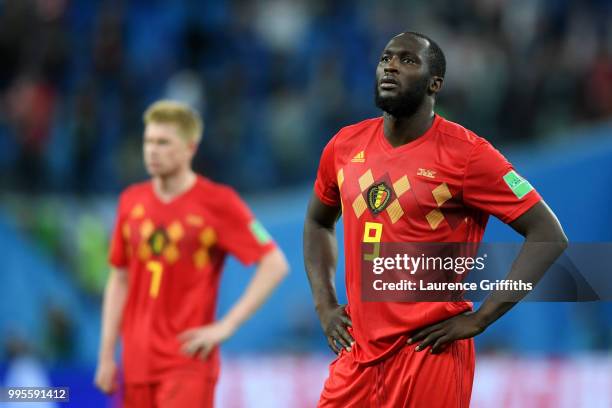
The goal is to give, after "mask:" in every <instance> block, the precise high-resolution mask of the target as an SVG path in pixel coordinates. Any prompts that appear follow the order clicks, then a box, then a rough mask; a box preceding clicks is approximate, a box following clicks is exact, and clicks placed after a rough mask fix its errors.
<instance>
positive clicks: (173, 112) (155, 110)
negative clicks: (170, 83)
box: [142, 99, 204, 143]
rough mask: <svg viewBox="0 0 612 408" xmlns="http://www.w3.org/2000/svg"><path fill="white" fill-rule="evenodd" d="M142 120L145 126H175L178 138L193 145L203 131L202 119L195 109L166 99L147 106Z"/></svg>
mask: <svg viewBox="0 0 612 408" xmlns="http://www.w3.org/2000/svg"><path fill="white" fill-rule="evenodd" d="M142 120H143V121H144V124H145V125H148V124H149V123H152V122H154V123H173V124H176V125H177V126H178V128H179V134H180V136H181V137H183V138H185V139H186V140H187V141H190V142H194V143H198V142H199V141H200V139H201V138H202V132H203V130H204V124H203V122H202V118H201V117H200V114H199V113H198V112H196V111H195V109H192V108H191V107H189V105H187V104H185V103H182V102H177V101H171V100H167V99H165V100H160V101H157V102H154V103H153V104H152V105H151V106H149V107H148V108H147V110H146V111H145V112H144V115H143V116H142Z"/></svg>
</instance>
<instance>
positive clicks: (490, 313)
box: [476, 233, 567, 329]
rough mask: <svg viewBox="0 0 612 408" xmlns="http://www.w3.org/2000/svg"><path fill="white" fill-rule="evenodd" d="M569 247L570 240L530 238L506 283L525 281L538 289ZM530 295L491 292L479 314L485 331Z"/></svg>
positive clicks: (561, 237) (562, 238)
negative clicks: (546, 274) (545, 275)
mask: <svg viewBox="0 0 612 408" xmlns="http://www.w3.org/2000/svg"><path fill="white" fill-rule="evenodd" d="M566 247H567V240H566V239H565V237H564V236H552V237H550V236H549V237H546V236H541V235H539V234H537V233H534V234H530V235H527V236H526V239H525V242H524V243H523V246H522V247H521V250H520V252H519V254H518V256H517V257H516V259H515V260H514V262H513V264H512V267H511V269H510V272H509V273H508V274H507V275H506V277H505V279H507V280H513V281H518V280H522V281H523V282H530V283H532V284H533V286H535V285H536V284H537V283H538V282H539V281H540V279H541V278H542V276H544V274H545V273H546V271H547V270H548V268H550V266H551V265H552V264H553V263H554V262H555V260H556V259H557V258H558V257H559V256H560V255H561V254H562V253H563V251H564V250H565V248H566ZM528 293H529V292H528V291H524V292H512V293H511V294H508V293H506V294H503V293H500V292H492V293H491V294H490V295H489V296H488V297H487V298H486V299H485V301H484V302H483V303H482V305H481V306H480V308H479V309H478V311H477V312H476V315H477V317H478V320H479V321H480V322H481V324H482V327H483V329H484V328H486V327H488V326H489V325H491V324H492V323H493V322H495V321H496V320H497V319H499V318H500V317H501V316H503V315H504V314H505V313H506V312H508V311H509V310H510V309H512V308H513V307H514V305H516V304H517V303H518V302H519V301H520V300H521V299H523V298H524V297H525V296H526V295H527V294H528Z"/></svg>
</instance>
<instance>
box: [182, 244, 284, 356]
mask: <svg viewBox="0 0 612 408" xmlns="http://www.w3.org/2000/svg"><path fill="white" fill-rule="evenodd" d="M288 271H289V266H288V264H287V261H286V259H285V256H284V254H283V253H282V252H281V250H280V249H278V248H277V249H273V250H272V251H270V252H268V253H267V254H266V255H264V256H263V258H262V259H261V260H260V261H259V263H258V265H257V270H256V271H255V274H254V275H253V278H252V279H251V282H250V283H249V285H248V287H247V288H246V290H245V291H244V293H243V295H242V296H241V297H240V299H238V301H237V302H236V303H235V304H234V306H233V307H232V308H231V309H230V310H229V312H227V314H226V315H225V316H224V317H223V318H222V319H221V320H219V321H217V322H215V323H213V324H209V325H207V326H203V327H196V328H193V329H189V330H187V331H185V332H183V333H181V335H180V336H179V339H180V340H181V342H182V350H183V352H184V353H185V354H187V355H199V356H200V357H201V358H205V357H206V356H207V355H208V353H209V352H210V351H211V350H212V349H213V347H214V346H216V345H217V344H219V343H221V342H223V341H225V340H226V339H228V338H229V337H231V336H232V335H233V334H234V333H235V332H236V330H238V328H239V327H240V326H241V325H242V324H243V323H244V322H245V321H246V320H247V319H248V318H249V317H251V316H252V315H253V313H255V312H256V311H257V309H259V307H260V306H261V305H262V304H263V303H264V302H265V300H266V299H268V298H269V297H270V295H271V294H272V291H273V290H274V289H275V288H276V287H277V286H278V285H279V284H280V283H281V281H282V280H283V278H284V277H285V276H286V275H287V273H288Z"/></svg>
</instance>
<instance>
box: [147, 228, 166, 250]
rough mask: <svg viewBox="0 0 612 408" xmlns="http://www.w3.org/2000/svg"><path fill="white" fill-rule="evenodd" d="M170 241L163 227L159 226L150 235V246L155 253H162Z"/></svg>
mask: <svg viewBox="0 0 612 408" xmlns="http://www.w3.org/2000/svg"><path fill="white" fill-rule="evenodd" d="M167 243H168V236H167V233H166V231H165V230H164V229H163V228H158V229H156V230H155V231H153V234H151V236H150V237H149V246H150V248H151V251H152V252H153V254H155V255H160V254H161V253H162V251H163V250H164V248H165V247H166V244H167Z"/></svg>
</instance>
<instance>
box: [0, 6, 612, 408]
mask: <svg viewBox="0 0 612 408" xmlns="http://www.w3.org/2000/svg"><path fill="white" fill-rule="evenodd" d="M611 27H612V2H611V1H610V0H585V1H577V0H520V1H516V0H515V1H510V0H469V1H461V2H455V1H451V0H428V1H425V0H419V1H412V2H406V1H400V0H377V1H374V0H359V1H322V0H296V1H290V0H257V1H243V0H218V1H206V2H202V1H197V0H193V1H170V0H133V1H120V0H114V1H113V0H109V1H85V0H83V1H76V0H73V1H70V0H0V193H1V195H0V248H2V251H3V255H2V259H3V263H4V267H3V270H2V272H1V273H0V336H1V337H0V339H1V343H0V345H1V346H2V347H1V350H0V382H1V383H2V384H5V385H6V384H13V385H27V384H52V385H55V386H60V385H62V386H64V385H68V386H70V387H71V399H72V404H73V405H75V406H88V407H94V406H100V407H104V406H109V405H110V404H111V401H109V400H107V399H106V398H104V397H103V396H101V395H100V394H98V393H97V392H96V391H95V390H94V388H93V386H92V378H93V372H94V367H95V361H96V352H97V346H98V333H99V312H100V301H101V293H102V290H103V285H104V282H105V279H106V274H107V264H106V251H107V240H108V236H109V231H110V228H111V226H112V221H113V216H114V209H115V205H116V198H117V195H118V192H119V191H120V190H121V189H122V188H124V187H125V186H127V185H128V184H129V183H132V182H135V181H139V180H142V179H143V178H144V177H145V176H146V175H145V173H144V169H143V165H142V160H141V152H140V149H141V130H142V124H141V113H142V111H143V110H144V108H145V107H146V106H147V105H148V104H149V103H150V102H152V101H153V100H155V99H158V98H160V97H169V98H176V99H180V100H183V101H186V102H189V103H191V104H192V105H194V106H195V107H197V108H198V109H199V110H200V111H201V112H202V114H203V116H204V118H205V123H206V130H205V135H204V139H203V142H202V145H201V147H200V150H199V153H198V156H197V159H196V162H195V167H196V169H198V170H199V171H200V172H202V173H203V174H205V175H207V176H209V177H211V178H213V179H215V180H217V181H221V182H224V183H228V184H230V185H232V186H234V187H235V188H237V189H238V190H239V191H240V192H241V193H242V194H243V195H244V197H245V198H246V199H247V201H248V202H249V203H250V204H251V205H252V208H253V209H254V211H255V213H256V214H257V216H258V217H259V218H260V219H261V220H262V221H263V223H264V224H265V225H266V226H267V227H268V229H269V230H270V232H271V233H272V235H274V237H275V238H276V239H277V241H278V242H279V243H280V245H281V247H282V248H283V249H284V251H285V252H286V253H287V255H288V258H289V260H290V262H291V266H292V273H291V275H290V276H289V278H288V279H287V281H286V282H285V283H283V285H282V287H281V288H280V290H278V291H277V292H276V293H275V295H274V297H273V299H272V301H271V302H269V303H268V304H266V305H265V307H264V308H263V309H262V310H261V311H260V312H259V313H258V314H257V315H256V317H255V318H253V319H252V320H251V321H249V322H248V323H247V324H246V325H245V326H244V327H243V328H242V329H241V330H240V331H239V332H238V334H237V335H236V336H235V337H234V338H233V339H231V340H230V341H229V342H228V343H226V344H225V345H224V346H223V348H222V350H223V354H224V356H225V359H224V363H223V367H222V378H221V383H220V387H219V393H218V400H219V406H221V407H240V406H245V407H288V406H291V407H310V406H313V405H314V402H315V401H316V400H317V397H318V395H319V392H320V389H321V386H322V382H323V379H324V378H325V377H326V374H327V364H328V363H329V361H330V360H331V359H332V354H331V352H329V351H328V350H327V348H326V344H325V340H324V338H323V335H322V333H321V331H320V328H319V324H318V321H317V319H316V316H315V313H314V311H313V306H312V302H311V298H310V292H309V288H308V284H307V280H306V276H305V273H304V272H303V267H302V258H301V228H302V219H303V214H304V211H305V206H306V202H307V199H308V196H309V193H310V188H311V183H312V181H313V180H314V176H315V171H316V167H317V165H318V158H319V154H320V152H321V150H322V147H323V146H324V144H325V143H326V142H327V140H329V138H331V136H332V135H333V134H334V133H335V132H336V131H337V130H338V129H339V128H340V127H341V126H343V125H346V124H349V123H352V122H356V121H359V120H361V119H363V118H366V117H372V116H376V115H379V113H378V112H377V111H376V109H375V108H374V105H373V82H374V68H375V65H376V63H377V59H378V56H379V52H380V51H381V50H382V48H383V47H384V45H385V43H386V41H387V40H388V39H389V38H390V37H391V36H392V35H393V34H395V33H397V32H400V31H404V30H408V29H409V30H416V31H421V32H424V33H426V34H428V35H430V36H431V37H433V38H434V39H436V40H437V42H438V43H439V44H440V45H441V47H442V49H443V50H444V51H445V53H446V55H447V60H448V70H447V71H448V74H447V77H446V83H445V87H444V90H443V92H442V94H441V96H440V98H439V101H438V108H437V111H438V112H439V113H441V114H442V115H444V116H446V117H447V118H449V119H451V120H454V121H457V122H459V123H461V124H463V125H465V126H466V127H469V128H471V129H472V130H474V131H476V132H477V133H479V134H480V135H482V136H484V137H486V138H488V139H489V140H491V141H492V142H493V143H494V144H495V145H496V146H497V147H498V148H500V149H501V150H502V151H503V152H504V153H505V154H506V155H507V156H508V157H509V158H510V160H511V161H513V162H514V163H515V165H516V166H517V167H518V169H519V170H520V171H521V172H522V173H523V174H524V175H525V176H527V178H528V179H529V180H530V181H531V182H532V184H534V186H535V187H536V188H537V189H538V190H539V191H540V192H541V193H542V194H543V196H544V197H545V198H546V200H547V202H548V203H549V204H550V205H551V207H552V208H554V209H555V211H556V212H557V215H558V216H559V218H560V219H561V222H562V223H563V225H564V227H565V229H566V232H567V233H568V236H569V238H570V240H572V241H587V242H590V241H612V211H610V208H611V206H612V29H611ZM486 239H487V240H488V241H493V242H507V241H516V240H518V239H519V237H517V236H516V234H514V233H513V232H512V231H511V230H510V229H509V228H508V227H506V226H504V225H503V224H501V223H499V222H497V221H492V222H491V224H490V226H489V229H488V232H487V235H486ZM341 267H342V265H340V271H341V270H342V268H341ZM602 267H605V268H606V269H607V270H608V271H610V266H609V265H607V266H602ZM249 276H250V275H249V273H248V271H245V270H243V269H242V268H241V267H239V266H238V264H237V262H235V261H233V260H232V261H231V262H230V264H229V265H228V267H227V269H226V271H225V274H224V279H223V283H222V291H221V298H220V311H224V310H226V309H227V307H228V305H230V304H231V302H232V301H233V300H234V299H236V297H237V296H238V295H239V294H240V293H241V291H242V289H243V288H244V285H245V284H246V282H247V280H248V278H249ZM343 288H344V285H343V276H342V273H339V276H338V289H339V291H340V292H342V291H343ZM611 306H612V305H610V304H609V303H583V304H570V303H553V304H536V303H531V304H523V305H519V306H517V307H516V308H515V309H514V310H513V311H512V312H510V313H509V314H508V315H507V316H505V317H503V318H502V319H501V320H500V321H498V322H497V323H495V324H494V325H493V326H492V327H491V328H490V329H489V330H488V331H487V332H485V333H484V334H482V335H481V336H479V337H478V338H477V347H478V352H479V354H478V356H477V373H476V381H475V388H474V393H473V406H476V407H491V406H496V407H565V406H567V407H570V406H571V407H609V406H612V357H611V354H610V349H611V347H612V307H611Z"/></svg>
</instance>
